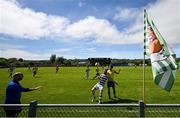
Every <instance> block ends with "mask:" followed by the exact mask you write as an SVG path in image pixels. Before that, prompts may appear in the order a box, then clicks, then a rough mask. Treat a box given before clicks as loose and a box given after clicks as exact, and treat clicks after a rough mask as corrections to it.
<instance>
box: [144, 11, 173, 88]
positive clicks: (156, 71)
mask: <svg viewBox="0 0 180 118" xmlns="http://www.w3.org/2000/svg"><path fill="white" fill-rule="evenodd" d="M144 54H145V55H146V56H148V57H149V58H150V60H151V65H152V72H153V79H154V82H155V83H156V84H157V85H159V86H160V87H161V88H163V89H165V90H167V91H170V90H171V88H172V86H173V84H174V81H175V78H176V70H177V65H176V61H175V54H174V52H173V51H172V50H171V49H170V48H169V46H168V44H167V42H166V40H165V39H164V38H163V37H162V35H161V34H160V32H159V31H158V29H157V28H156V26H155V24H154V23H153V21H152V20H151V19H150V18H149V16H148V14H147V13H146V11H145V12H144Z"/></svg>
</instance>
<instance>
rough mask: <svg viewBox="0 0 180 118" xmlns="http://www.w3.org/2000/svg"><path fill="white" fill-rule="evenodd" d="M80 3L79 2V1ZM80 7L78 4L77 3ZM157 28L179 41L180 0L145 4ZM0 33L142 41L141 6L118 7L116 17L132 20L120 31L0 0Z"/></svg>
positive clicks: (91, 18)
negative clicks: (131, 22)
mask: <svg viewBox="0 0 180 118" xmlns="http://www.w3.org/2000/svg"><path fill="white" fill-rule="evenodd" d="M81 4H82V3H81ZM80 6H81V5H80ZM145 8H147V10H148V13H149V14H150V16H151V17H152V18H153V19H154V21H155V23H156V24H157V27H158V29H159V30H160V32H161V33H162V34H163V36H164V37H165V38H166V39H167V40H168V42H169V43H180V35H179V31H180V22H179V21H180V15H179V14H180V1H179V0H159V1H156V2H155V3H152V4H149V5H147V6H145ZM0 10H1V11H2V12H1V14H0V24H1V27H0V33H4V34H8V35H15V36H19V37H23V38H24V37H25V38H28V39H39V38H41V37H58V39H59V40H72V39H74V40H77V39H78V40H86V39H90V38H93V39H94V40H95V41H96V42H98V43H110V44H137V43H142V41H143V8H139V9H138V8H130V9H127V8H125V9H122V8H121V9H120V10H119V11H118V13H117V14H115V16H114V18H115V19H120V21H121V20H128V19H131V20H132V21H134V23H133V25H131V26H127V27H126V29H125V30H123V31H119V30H118V29H117V27H116V26H115V25H113V24H111V23H110V22H109V21H108V20H106V19H98V18H96V17H94V16H87V17H86V18H84V19H81V20H79V21H77V22H71V21H70V20H69V19H68V18H65V17H63V16H54V15H47V14H45V13H43V12H36V11H34V10H32V9H30V8H22V7H21V6H20V5H19V4H18V3H17V2H16V1H15V0H14V1H13V2H12V1H10V0H6V1H5V0H0Z"/></svg>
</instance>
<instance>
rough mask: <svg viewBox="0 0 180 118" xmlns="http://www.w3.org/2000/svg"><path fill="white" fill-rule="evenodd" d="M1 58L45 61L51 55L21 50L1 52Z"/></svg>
mask: <svg viewBox="0 0 180 118" xmlns="http://www.w3.org/2000/svg"><path fill="white" fill-rule="evenodd" d="M0 57H4V58H13V57H15V58H23V59H26V60H44V59H49V57H50V54H42V53H41V54H35V53H30V52H27V51H24V50H20V49H5V50H0Z"/></svg>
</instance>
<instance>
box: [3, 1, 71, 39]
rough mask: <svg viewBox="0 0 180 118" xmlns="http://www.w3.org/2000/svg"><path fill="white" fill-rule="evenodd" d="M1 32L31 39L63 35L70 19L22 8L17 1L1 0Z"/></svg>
mask: <svg viewBox="0 0 180 118" xmlns="http://www.w3.org/2000/svg"><path fill="white" fill-rule="evenodd" d="M0 11H1V14H0V24H1V27H0V32H1V33H4V34H9V35H15V36H19V37H25V38H29V39H38V38H40V37H45V36H51V35H52V36H53V35H55V36H56V35H61V32H62V31H63V28H64V27H65V26H66V24H68V23H69V21H68V20H67V19H66V18H65V17H60V16H51V15H47V14H45V13H42V12H35V11H34V10H32V9H29V8H22V7H21V6H20V5H19V4H18V3H17V2H12V1H10V0H6V1H5V0H0Z"/></svg>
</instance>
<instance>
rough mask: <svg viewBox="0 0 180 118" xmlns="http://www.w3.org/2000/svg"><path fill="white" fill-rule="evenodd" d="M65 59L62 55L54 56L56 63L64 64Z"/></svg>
mask: <svg viewBox="0 0 180 118" xmlns="http://www.w3.org/2000/svg"><path fill="white" fill-rule="evenodd" d="M65 60H66V59H65V58H64V57H57V58H56V63H57V64H64V61H65Z"/></svg>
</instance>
